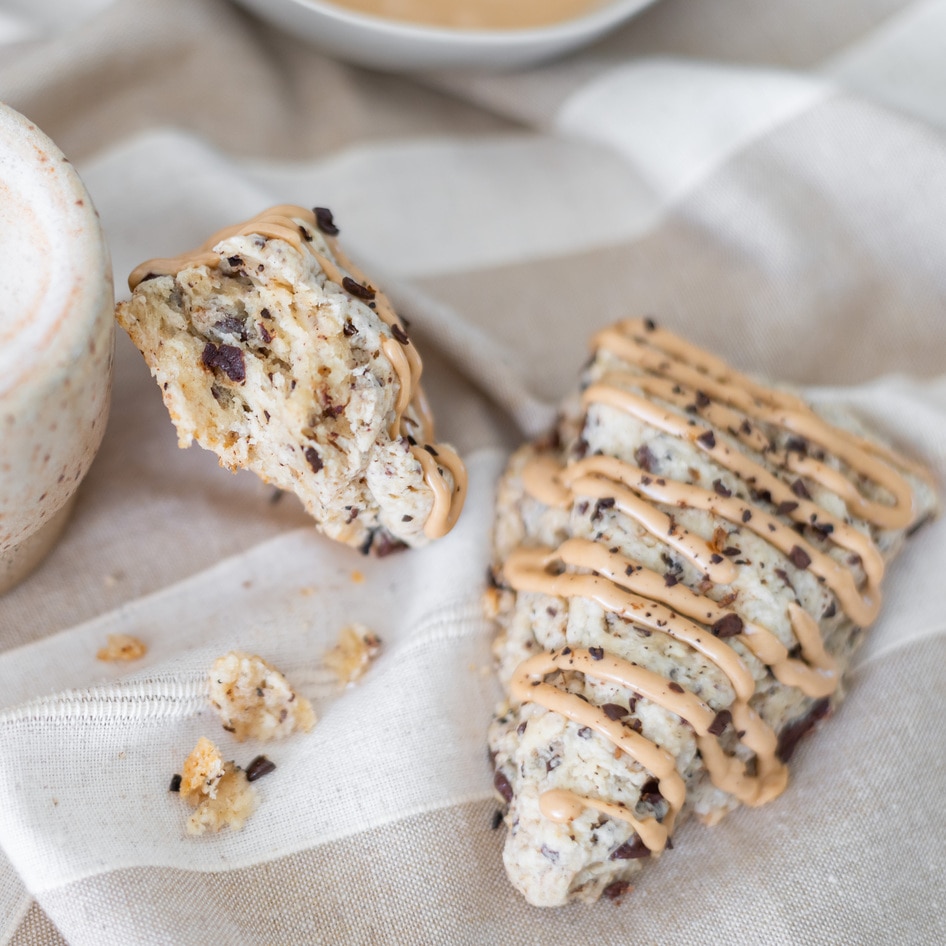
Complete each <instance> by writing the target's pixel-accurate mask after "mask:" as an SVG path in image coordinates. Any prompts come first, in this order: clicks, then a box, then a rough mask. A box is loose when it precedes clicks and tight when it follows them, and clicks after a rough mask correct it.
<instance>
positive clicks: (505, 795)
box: [493, 769, 512, 804]
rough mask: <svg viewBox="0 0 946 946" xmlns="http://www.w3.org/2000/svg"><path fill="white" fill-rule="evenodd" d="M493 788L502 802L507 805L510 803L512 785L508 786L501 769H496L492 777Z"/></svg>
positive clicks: (507, 780)
mask: <svg viewBox="0 0 946 946" xmlns="http://www.w3.org/2000/svg"><path fill="white" fill-rule="evenodd" d="M493 788H495V789H496V791H497V792H499V794H500V796H501V797H502V799H503V801H505V802H506V803H507V804H508V803H509V802H511V801H512V785H510V784H509V779H508V778H506V776H505V774H504V773H503V770H502V769H497V770H496V774H495V775H494V776H493Z"/></svg>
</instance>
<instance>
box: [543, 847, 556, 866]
mask: <svg viewBox="0 0 946 946" xmlns="http://www.w3.org/2000/svg"><path fill="white" fill-rule="evenodd" d="M542 856H543V857H544V858H547V859H548V860H550V861H551V862H552V863H553V864H557V863H558V851H553V850H552V849H551V848H550V847H549V846H548V845H547V844H543V845H542Z"/></svg>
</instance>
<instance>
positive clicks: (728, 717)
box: [706, 710, 732, 736]
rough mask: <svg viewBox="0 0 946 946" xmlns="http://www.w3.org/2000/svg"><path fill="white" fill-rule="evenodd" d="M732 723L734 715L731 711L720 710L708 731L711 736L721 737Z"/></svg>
mask: <svg viewBox="0 0 946 946" xmlns="http://www.w3.org/2000/svg"><path fill="white" fill-rule="evenodd" d="M731 722H732V713H730V712H729V710H720V711H719V712H718V713H717V714H716V716H715V717H714V718H713V721H712V722H711V723H710V724H709V726H708V727H707V728H706V731H707V732H708V733H709V734H710V735H711V736H721V735H722V734H723V733H724V732H725V731H726V727H727V726H728V725H729V724H730V723H731Z"/></svg>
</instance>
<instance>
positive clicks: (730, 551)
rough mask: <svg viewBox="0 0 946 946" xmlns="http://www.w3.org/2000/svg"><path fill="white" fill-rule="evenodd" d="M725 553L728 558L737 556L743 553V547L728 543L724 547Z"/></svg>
mask: <svg viewBox="0 0 946 946" xmlns="http://www.w3.org/2000/svg"><path fill="white" fill-rule="evenodd" d="M723 555H725V556H726V557H727V558H735V557H736V556H737V555H742V549H741V548H738V547H737V546H735V545H727V546H726V548H724V549H723Z"/></svg>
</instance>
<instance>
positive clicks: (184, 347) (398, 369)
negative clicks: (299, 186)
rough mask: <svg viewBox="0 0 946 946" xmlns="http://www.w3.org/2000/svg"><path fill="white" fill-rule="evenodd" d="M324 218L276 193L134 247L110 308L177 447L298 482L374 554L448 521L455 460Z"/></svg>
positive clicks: (380, 300)
mask: <svg viewBox="0 0 946 946" xmlns="http://www.w3.org/2000/svg"><path fill="white" fill-rule="evenodd" d="M337 233H338V228H337V227H336V225H335V223H334V220H333V218H332V214H331V213H330V212H329V211H328V210H326V209H324V208H316V210H314V211H311V210H305V209H303V208H302V207H294V206H281V207H273V208H271V209H270V210H267V211H265V212H264V213H261V214H260V215H259V216H257V217H254V218H253V219H251V220H249V221H247V222H246V223H243V224H239V225H237V226H234V227H230V228H228V229H226V230H222V231H220V232H219V233H216V234H215V235H214V236H212V237H211V238H210V239H209V240H208V241H207V242H206V243H205V244H204V245H203V246H201V247H200V248H198V249H197V250H194V251H193V252H191V253H186V254H184V255H182V256H179V257H176V258H174V259H155V260H149V261H148V262H146V263H142V264H141V266H139V267H138V268H137V269H136V270H135V271H134V272H133V273H132V274H131V276H130V277H129V286H130V287H131V289H132V297H131V299H130V300H129V301H127V302H123V303H121V304H120V305H119V306H118V309H117V312H116V315H117V318H118V321H119V323H120V324H121V325H122V326H123V327H124V328H125V329H126V330H127V331H128V334H129V335H130V336H131V339H132V341H133V342H134V343H135V345H137V347H138V348H139V349H140V350H141V352H142V354H143V355H144V357H145V360H146V361H147V363H148V366H149V368H150V369H151V373H152V375H153V376H154V378H155V379H156V380H157V382H158V384H159V386H160V388H161V391H162V393H163V397H164V403H165V405H166V407H167V409H168V411H169V413H170V415H171V419H172V420H173V421H174V424H175V426H176V427H177V431H178V442H179V444H180V445H181V446H182V447H186V446H188V445H189V444H190V442H191V440H192V439H194V440H197V442H198V443H200V445H201V446H203V447H205V448H207V449H209V450H213V451H214V452H215V453H216V454H217V455H218V456H219V458H220V463H221V465H223V466H226V467H228V468H229V469H231V470H236V469H238V468H247V469H250V470H253V472H255V473H256V474H257V475H259V476H260V477H262V478H263V479H264V480H265V481H266V482H269V483H273V484H274V485H276V486H277V487H279V488H280V489H284V490H290V491H292V492H294V493H296V494H297V495H298V496H299V498H300V499H301V500H302V502H303V503H304V504H305V507H306V509H307V511H308V512H309V513H310V514H311V515H312V516H313V517H314V518H315V520H316V521H317V523H318V525H319V528H320V529H321V530H322V531H323V532H324V533H325V534H326V535H328V536H330V537H331V538H333V539H338V540H340V541H342V542H346V543H347V544H349V545H352V546H355V547H357V548H360V549H361V550H362V551H364V552H368V551H369V550H373V551H374V552H375V553H376V554H384V553H386V552H388V551H391V550H392V549H394V548H398V547H401V546H403V545H408V546H420V545H423V544H425V543H426V542H428V541H429V540H431V539H434V538H437V537H438V536H442V535H444V534H445V533H446V532H448V531H449V530H450V529H451V528H452V526H453V524H454V523H455V522H456V519H457V516H458V515H459V513H460V509H461V508H462V505H463V499H464V495H465V492H466V472H465V469H464V467H463V463H462V462H461V461H460V459H459V457H458V456H457V454H456V453H455V452H454V450H453V449H452V448H451V447H449V446H447V445H445V444H440V443H435V442H434V428H433V420H432V417H431V414H430V411H429V409H428V407H427V403H426V400H425V397H424V393H423V390H422V389H421V387H420V375H421V359H420V356H419V355H418V353H417V350H416V348H415V346H414V344H413V342H412V341H411V339H410V338H409V336H408V334H407V330H406V328H405V325H404V322H403V321H402V320H401V319H399V318H398V316H397V314H396V313H395V312H394V310H393V309H392V308H391V304H390V303H389V302H388V300H387V298H386V297H385V296H384V295H382V293H381V292H379V291H378V290H377V288H376V287H375V286H374V285H373V284H372V283H371V282H370V281H369V280H368V279H367V278H366V277H365V276H364V275H363V274H362V273H360V272H359V271H358V270H357V269H356V268H355V266H354V265H353V264H352V263H351V262H350V261H349V260H348V259H347V258H346V257H345V256H344V254H343V253H342V251H341V250H340V249H339V246H338V244H337V242H336V240H335V237H336V235H337Z"/></svg>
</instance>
